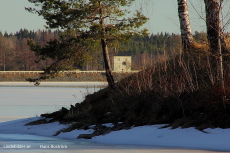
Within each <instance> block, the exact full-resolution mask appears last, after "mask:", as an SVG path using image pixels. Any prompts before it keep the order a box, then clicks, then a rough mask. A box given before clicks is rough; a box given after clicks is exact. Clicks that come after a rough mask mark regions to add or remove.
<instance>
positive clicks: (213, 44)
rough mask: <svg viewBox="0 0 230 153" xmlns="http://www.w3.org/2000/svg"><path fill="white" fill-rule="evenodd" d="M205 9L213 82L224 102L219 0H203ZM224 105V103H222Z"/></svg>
mask: <svg viewBox="0 0 230 153" xmlns="http://www.w3.org/2000/svg"><path fill="white" fill-rule="evenodd" d="M204 2H205V11H206V26H207V38H208V43H209V50H210V52H211V56H212V58H211V65H212V69H213V75H214V77H213V78H214V83H215V85H216V86H217V87H219V88H220V89H221V90H222V91H223V95H222V97H223V102H224V97H225V93H224V76H223V60H222V45H221V44H222V43H221V37H222V32H221V25H220V2H219V0H204ZM224 106H225V105H224Z"/></svg>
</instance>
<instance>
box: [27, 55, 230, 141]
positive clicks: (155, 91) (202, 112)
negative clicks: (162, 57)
mask: <svg viewBox="0 0 230 153" xmlns="http://www.w3.org/2000/svg"><path fill="white" fill-rule="evenodd" d="M206 62H207V57H206V56H199V57H198V56H195V57H193V56H185V57H182V58H180V57H176V58H175V59H172V60H170V61H167V62H166V63H158V64H156V65H155V66H153V67H151V68H149V69H146V70H144V71H141V72H139V73H136V74H133V75H131V76H128V77H126V78H124V79H122V80H121V81H119V82H118V83H117V84H116V89H110V88H105V89H102V90H100V91H98V92H96V93H94V94H91V95H88V96H86V99H85V100H84V101H83V102H82V103H80V104H76V105H75V106H71V108H70V109H69V110H68V109H66V108H62V109H61V110H59V111H57V112H53V113H50V114H42V115H41V116H42V117H46V118H53V119H52V120H50V121H49V122H53V121H59V122H60V123H72V125H71V126H70V127H69V128H67V129H63V130H62V131H59V132H58V133H57V134H59V133H60V132H67V131H71V130H74V129H88V128H90V125H96V126H95V127H94V133H92V135H83V136H80V138H91V137H92V136H95V135H100V134H106V133H108V132H110V131H112V130H120V129H124V128H130V127H132V126H141V125H153V124H164V125H165V126H164V127H169V126H170V127H172V128H177V127H179V126H180V127H182V128H188V127H196V128H197V129H198V130H203V129H205V128H216V127H220V128H229V127H230V104H229V102H228V99H229V95H230V86H229V85H230V84H229V81H228V80H229V75H228V74H229V73H228V72H227V71H226V72H225V82H226V84H225V96H226V97H225V98H226V99H225V101H223V97H222V95H223V93H222V90H221V89H219V88H218V87H217V86H215V84H213V74H212V71H210V67H209V65H208V64H205V63H206ZM41 123H47V122H46V120H40V121H37V122H33V123H31V124H41ZM103 123H113V125H114V126H113V127H111V128H108V127H107V128H106V127H104V126H102V125H103Z"/></svg>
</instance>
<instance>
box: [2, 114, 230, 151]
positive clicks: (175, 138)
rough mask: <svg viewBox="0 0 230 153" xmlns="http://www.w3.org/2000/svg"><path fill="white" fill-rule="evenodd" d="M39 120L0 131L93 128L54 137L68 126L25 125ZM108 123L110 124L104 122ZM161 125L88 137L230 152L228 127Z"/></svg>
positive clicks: (5, 125)
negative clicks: (199, 127) (170, 126)
mask: <svg viewBox="0 0 230 153" xmlns="http://www.w3.org/2000/svg"><path fill="white" fill-rule="evenodd" d="M38 119H40V117H33V118H25V119H20V120H14V121H8V122H2V123H0V134H29V135H38V136H47V137H56V138H64V139H76V137H77V136H78V135H79V134H90V133H92V132H93V130H92V129H88V130H74V131H71V132H66V133H60V134H59V135H58V136H53V135H54V134H55V133H56V132H57V131H58V130H61V129H63V128H66V127H68V126H69V125H62V124H59V123H58V122H54V123H49V124H41V125H30V126H24V125H25V124H26V123H28V122H31V121H35V120H38ZM104 125H106V126H111V125H112V124H104ZM161 126H162V125H151V126H140V127H133V128H131V129H129V130H120V131H113V132H111V133H109V134H107V135H101V136H96V137H93V138H92V139H91V140H87V141H92V142H96V143H101V144H116V145H144V146H161V147H176V148H183V149H185V148H188V149H200V150H219V151H230V145H229V143H230V137H229V135H230V129H220V128H216V129H206V130H204V132H201V131H198V130H196V129H195V128H186V129H181V128H177V129H170V128H163V129H160V127H161Z"/></svg>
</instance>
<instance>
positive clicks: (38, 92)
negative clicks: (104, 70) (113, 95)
mask: <svg viewBox="0 0 230 153" xmlns="http://www.w3.org/2000/svg"><path fill="white" fill-rule="evenodd" d="M102 85H105V83H96V82H95V83H76V82H73V83H72V82H66V83H65V82H64V83H63V82H60V83H50V82H44V83H42V84H41V85H40V86H34V85H33V84H30V83H26V82H25V83H22V82H13V83H6V82H0V97H1V98H0V106H1V107H0V122H3V121H10V120H13V119H20V118H26V117H34V116H39V115H40V114H42V113H48V112H53V111H57V110H59V109H60V108H61V107H67V108H69V107H70V105H71V104H72V105H74V104H75V103H78V102H81V101H82V100H83V99H84V97H85V95H87V94H89V93H93V92H95V91H97V90H99V89H101V86H102Z"/></svg>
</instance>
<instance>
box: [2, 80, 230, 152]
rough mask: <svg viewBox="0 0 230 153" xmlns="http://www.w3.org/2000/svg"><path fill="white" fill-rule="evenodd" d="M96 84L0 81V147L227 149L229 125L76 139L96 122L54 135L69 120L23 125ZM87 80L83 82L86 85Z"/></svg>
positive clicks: (132, 131) (73, 100) (143, 128)
mask: <svg viewBox="0 0 230 153" xmlns="http://www.w3.org/2000/svg"><path fill="white" fill-rule="evenodd" d="M95 84H96V85H101V84H104V83H93V82H91V83H87V84H86V83H85V82H84V83H72V82H71V83H66V82H65V83H59V82H57V83H48V82H47V83H42V84H41V86H39V87H35V86H34V85H33V84H30V83H21V82H19V83H18V82H12V83H4V82H0V87H1V89H0V97H1V99H0V105H1V107H0V152H10V153H12V152H13V153H15V152H17V153H18V152H20V153H21V152H22V153H25V152H30V153H31V152H32V150H16V151H15V150H6V149H4V148H3V145H4V144H6V143H9V144H14V143H16V144H17V143H19V142H20V143H21V144H28V142H30V144H31V145H32V146H33V147H35V149H37V150H35V152H36V153H38V152H39V153H40V152H46V153H47V150H45V151H44V150H41V149H40V148H39V147H38V146H39V145H40V144H44V145H46V143H47V144H48V145H50V144H53V143H56V144H62V143H63V144H67V145H69V146H70V147H74V148H73V149H72V150H71V148H70V149H68V150H65V151H64V152H65V153H72V152H78V153H88V152H94V153H107V152H110V153H118V152H119V153H121V152H122V153H124V152H125V153H139V152H142V153H150V152H151V153H152V152H162V153H172V152H176V153H184V152H186V153H187V152H189V153H194V152H202V153H204V152H209V151H207V150H212V151H213V150H214V151H216V150H218V151H227V152H230V145H229V144H230V137H229V135H230V129H220V128H216V129H206V130H204V132H201V131H198V130H196V129H195V128H187V129H181V128H177V129H170V128H164V129H159V127H161V126H163V125H152V126H140V127H132V128H131V129H129V130H120V131H113V132H111V133H109V134H107V135H101V136H96V137H93V138H92V139H90V140H83V139H81V140H79V139H76V138H77V136H78V135H79V134H91V133H93V128H94V127H95V125H91V126H89V128H90V129H88V130H73V131H71V132H66V133H60V134H59V135H58V136H53V135H54V134H56V132H57V131H59V130H61V129H63V128H67V127H68V126H69V125H63V124H59V122H54V123H49V124H41V125H30V126H24V125H25V124H26V123H29V122H31V121H35V120H38V119H41V117H30V116H35V115H36V114H41V113H46V112H48V111H51V112H52V111H56V110H58V109H59V108H61V107H62V106H69V105H70V104H75V103H76V102H81V101H82V100H83V99H84V96H85V95H86V94H87V93H93V92H95V91H97V90H99V88H88V86H95ZM85 85H86V86H87V88H85ZM57 86H58V87H57ZM70 86H71V87H70ZM79 86H80V88H79ZM109 113H110V112H108V114H109ZM29 117H30V118H29ZM22 118H23V119H22ZM13 119H14V120H13ZM9 120H11V121H9ZM47 120H49V119H47ZM2 121H5V122H2ZM119 124H122V123H119ZM103 126H107V127H112V126H113V124H112V123H106V124H103ZM82 144H83V145H82ZM124 145H125V146H124ZM36 147H37V148H36ZM79 148H80V150H79ZM159 148H160V149H159ZM178 148H179V149H178ZM76 149H77V151H76ZM158 149H159V150H158ZM172 149H173V150H172ZM184 149H186V150H184ZM188 149H196V150H202V151H193V150H188ZM205 150H206V151H205ZM35 152H33V153H35ZM50 152H52V153H53V152H60V153H61V152H63V150H55V151H52V150H50Z"/></svg>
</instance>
